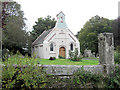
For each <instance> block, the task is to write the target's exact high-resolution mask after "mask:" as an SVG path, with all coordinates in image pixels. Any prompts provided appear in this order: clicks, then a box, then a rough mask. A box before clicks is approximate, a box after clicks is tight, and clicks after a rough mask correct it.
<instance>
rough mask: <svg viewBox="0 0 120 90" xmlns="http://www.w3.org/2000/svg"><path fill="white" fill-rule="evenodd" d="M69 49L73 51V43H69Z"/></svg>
mask: <svg viewBox="0 0 120 90" xmlns="http://www.w3.org/2000/svg"><path fill="white" fill-rule="evenodd" d="M70 50H71V51H73V43H71V44H70Z"/></svg>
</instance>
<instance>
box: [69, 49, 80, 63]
mask: <svg viewBox="0 0 120 90" xmlns="http://www.w3.org/2000/svg"><path fill="white" fill-rule="evenodd" d="M69 59H70V60H73V61H80V60H81V59H82V57H81V56H78V48H75V51H74V52H72V51H71V50H69Z"/></svg>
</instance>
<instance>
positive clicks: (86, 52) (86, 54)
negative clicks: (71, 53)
mask: <svg viewBox="0 0 120 90" xmlns="http://www.w3.org/2000/svg"><path fill="white" fill-rule="evenodd" d="M84 57H92V53H91V50H84Z"/></svg>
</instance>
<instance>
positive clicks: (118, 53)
mask: <svg viewBox="0 0 120 90" xmlns="http://www.w3.org/2000/svg"><path fill="white" fill-rule="evenodd" d="M114 61H115V63H117V64H120V47H117V50H115V51H114Z"/></svg>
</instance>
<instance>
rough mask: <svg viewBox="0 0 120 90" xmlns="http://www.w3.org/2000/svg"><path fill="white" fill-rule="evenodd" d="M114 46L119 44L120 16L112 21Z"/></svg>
mask: <svg viewBox="0 0 120 90" xmlns="http://www.w3.org/2000/svg"><path fill="white" fill-rule="evenodd" d="M112 32H113V35H114V44H115V47H117V46H120V16H119V17H118V18H117V19H115V20H114V21H113V23H112Z"/></svg>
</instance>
